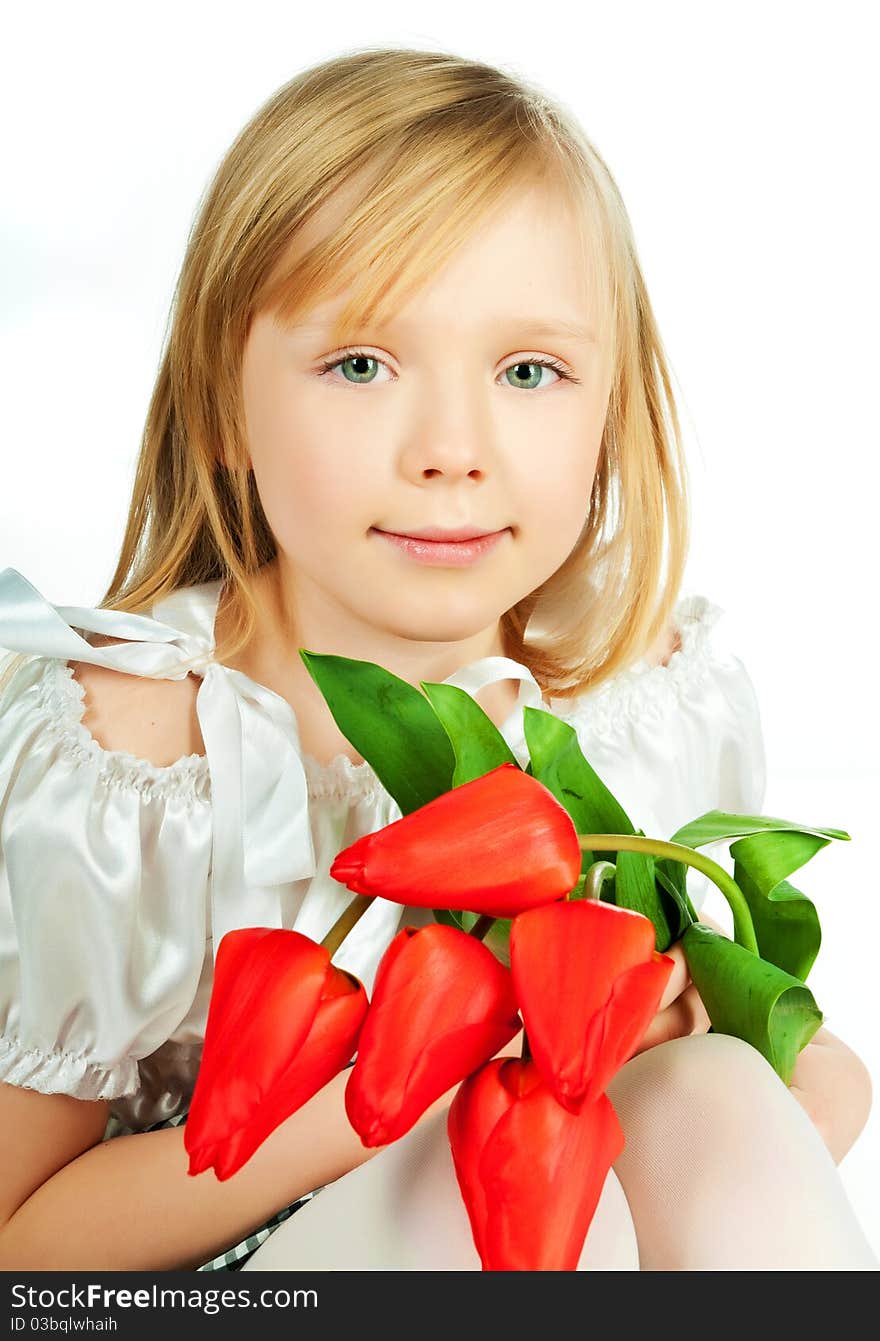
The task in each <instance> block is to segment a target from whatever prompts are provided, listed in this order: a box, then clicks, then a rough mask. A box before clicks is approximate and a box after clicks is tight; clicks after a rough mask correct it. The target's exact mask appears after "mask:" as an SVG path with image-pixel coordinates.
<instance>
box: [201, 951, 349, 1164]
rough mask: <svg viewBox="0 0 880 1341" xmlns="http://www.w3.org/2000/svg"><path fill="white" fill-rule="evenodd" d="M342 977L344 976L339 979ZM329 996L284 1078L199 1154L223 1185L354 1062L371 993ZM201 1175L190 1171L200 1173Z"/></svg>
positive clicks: (202, 1162) (203, 1162) (202, 1161)
mask: <svg viewBox="0 0 880 1341" xmlns="http://www.w3.org/2000/svg"><path fill="white" fill-rule="evenodd" d="M340 976H341V975H340ZM358 986H359V987H360V991H359V992H348V993H346V994H345V995H336V996H330V997H329V998H327V1001H326V1005H325V1004H324V1003H323V1002H322V1005H321V1008H320V1009H319V1010H318V1012H317V1014H316V1016H315V1025H314V1027H313V1029H312V1030H311V1032H310V1033H309V1036H308V1038H307V1039H306V1041H305V1043H304V1044H303V1046H302V1047H301V1048H300V1049H299V1051H298V1053H297V1054H296V1056H295V1057H294V1059H293V1061H292V1062H291V1064H290V1066H289V1068H288V1071H287V1073H286V1074H285V1075H283V1076H282V1077H280V1078H279V1080H278V1082H277V1084H276V1085H275V1086H274V1087H273V1089H272V1092H271V1093H270V1094H269V1095H268V1096H267V1097H266V1099H265V1100H264V1101H263V1102H262V1103H261V1104H259V1105H257V1106H256V1107H255V1108H254V1111H253V1114H252V1116H251V1118H250V1120H249V1121H248V1122H247V1123H245V1124H244V1125H243V1126H241V1127H239V1128H238V1129H237V1130H236V1131H235V1132H234V1133H232V1135H231V1136H229V1137H226V1138H224V1139H223V1140H221V1141H217V1142H214V1143H213V1144H212V1145H210V1146H206V1147H204V1148H202V1149H200V1150H198V1151H197V1152H196V1155H197V1159H198V1165H199V1167H200V1168H207V1167H210V1166H211V1165H213V1166H214V1172H215V1174H216V1176H217V1178H218V1179H219V1180H220V1181H221V1182H223V1181H225V1180H226V1179H227V1178H231V1177H232V1175H233V1174H234V1173H237V1172H238V1170H239V1169H240V1168H241V1167H242V1165H244V1164H246V1163H247V1161H248V1160H249V1159H250V1158H251V1157H252V1155H253V1154H254V1153H255V1152H256V1151H257V1150H258V1149H259V1147H260V1146H261V1145H262V1144H263V1142H264V1141H265V1140H266V1139H267V1138H268V1137H269V1136H271V1134H272V1132H273V1131H275V1130H276V1128H277V1127H279V1126H280V1125H281V1123H282V1122H285V1121H286V1120H287V1118H289V1117H290V1116H291V1115H292V1114H293V1113H295V1112H296V1111H297V1109H299V1108H301V1107H302V1106H303V1104H304V1103H306V1102H307V1101H308V1100H309V1099H311V1098H312V1096H313V1095H314V1094H317V1093H318V1091H319V1090H321V1089H323V1087H324V1085H326V1084H327V1083H328V1082H329V1081H330V1080H332V1079H333V1077H334V1076H335V1075H336V1074H337V1072H338V1071H340V1070H341V1069H342V1068H343V1067H344V1066H345V1065H346V1063H347V1062H348V1061H350V1059H351V1055H352V1052H353V1051H354V1046H355V1043H356V1039H357V1033H358V1030H359V1028H360V1025H361V1023H362V1022H363V1019H364V1016H365V1015H366V1012H367V997H366V993H365V992H364V990H363V987H361V985H360V984H358ZM198 1171H199V1169H198V1168H196V1169H192V1168H191V1169H190V1172H198Z"/></svg>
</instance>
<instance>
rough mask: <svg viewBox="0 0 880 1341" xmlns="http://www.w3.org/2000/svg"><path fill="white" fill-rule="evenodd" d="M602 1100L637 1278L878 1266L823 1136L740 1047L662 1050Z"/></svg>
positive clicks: (632, 1068)
mask: <svg viewBox="0 0 880 1341" xmlns="http://www.w3.org/2000/svg"><path fill="white" fill-rule="evenodd" d="M608 1097H609V1098H610V1099H611V1102H612V1103H613V1104H614V1107H615V1109H616V1111H617V1115H618V1117H619V1119H620V1123H621V1126H622V1127H623V1130H624V1133H625V1135H626V1147H625V1149H624V1151H623V1153H622V1154H621V1156H620V1158H619V1159H618V1160H617V1162H616V1164H615V1165H614V1169H615V1171H616V1173H617V1175H618V1177H619V1178H620V1181H621V1183H622V1184H623V1188H624V1191H625V1192H626V1196H627V1200H628V1202H629V1205H630V1208H631V1210H632V1215H633V1219H634V1221H635V1225H636V1233H637V1235H638V1243H639V1254H640V1259H641V1268H642V1270H643V1271H780V1270H782V1271H804V1270H806V1271H876V1270H878V1269H880V1266H878V1263H877V1259H876V1257H875V1256H874V1253H873V1252H872V1251H871V1247H870V1244H869V1243H868V1241H867V1239H866V1238H865V1235H864V1233H863V1232H862V1229H861V1227H860V1225H859V1223H858V1221H857V1219H856V1217H855V1214H854V1212H853V1209H852V1207H851V1205H850V1203H849V1200H848V1198H847V1196H846V1192H845V1189H844V1187H843V1184H842V1182H841V1180H840V1176H839V1174H838V1172H837V1166H836V1165H835V1163H834V1161H833V1159H832V1158H831V1156H830V1154H829V1153H828V1150H827V1148H826V1146H825V1144H824V1142H823V1140H822V1138H821V1136H820V1135H819V1133H818V1131H817V1130H816V1128H815V1127H814V1126H813V1124H812V1122H811V1121H810V1119H809V1118H808V1117H807V1115H806V1113H805V1112H804V1110H803V1109H802V1108H801V1106H800V1104H798V1102H797V1100H796V1099H795V1098H794V1096H793V1095H792V1094H791V1093H790V1092H789V1090H788V1088H787V1086H786V1085H785V1084H784V1083H783V1082H782V1081H781V1080H780V1079H779V1077H778V1076H777V1075H776V1072H775V1071H774V1070H773V1068H772V1067H771V1066H770V1065H769V1063H768V1062H767V1061H766V1060H765V1059H764V1058H763V1057H762V1056H761V1054H760V1053H759V1052H757V1051H756V1049H754V1048H752V1047H750V1046H749V1045H748V1044H747V1043H743V1042H742V1041H741V1040H740V1039H738V1038H733V1037H731V1036H730V1035H728V1034H693V1035H688V1036H687V1037H684V1038H676V1039H673V1040H671V1041H670V1042H667V1043H661V1044H659V1045H658V1046H657V1047H654V1048H649V1049H648V1050H647V1051H646V1052H643V1053H639V1054H638V1056H636V1057H633V1058H632V1060H631V1061H629V1062H627V1064H626V1065H625V1066H624V1067H623V1068H622V1069H621V1070H620V1071H619V1072H618V1073H617V1075H616V1076H615V1077H614V1079H613V1080H612V1082H611V1084H610V1085H609V1086H608Z"/></svg>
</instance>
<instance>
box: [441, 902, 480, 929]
mask: <svg viewBox="0 0 880 1341" xmlns="http://www.w3.org/2000/svg"><path fill="white" fill-rule="evenodd" d="M431 911H432V913H433V914H434V921H435V922H442V923H443V924H444V926H447V927H458V929H459V931H470V930H471V927H473V926H476V923H477V920H478V918H479V913H467V912H459V910H458V909H457V908H432V909H431Z"/></svg>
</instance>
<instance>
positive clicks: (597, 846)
mask: <svg viewBox="0 0 880 1341" xmlns="http://www.w3.org/2000/svg"><path fill="white" fill-rule="evenodd" d="M578 840H579V842H580V845H581V847H582V848H583V850H584V851H585V852H650V853H653V855H654V856H655V857H667V858H669V860H670V861H680V862H683V863H684V865H685V866H693V867H694V869H695V870H697V871H702V873H703V875H707V876H708V877H709V879H710V880H711V881H712V882H713V883H714V884H716V885H717V886H718V888H719V889H720V890H721V893H722V894H723V895H724V897H725V899H726V900H727V902H728V903H729V904H730V907H731V910H732V912H733V939H734V940H735V941H736V943H737V945H741V946H742V947H743V949H745V950H751V952H752V954H753V955H757V953H758V942H757V939H756V937H755V926H754V923H753V922H752V915H751V913H750V912H749V905H748V904H747V903H746V900H745V895H744V894H743V892H742V890H741V889H740V887H739V885H738V884H737V883H736V881H735V880H734V879H733V877H732V876H730V875H728V874H727V872H726V871H725V869H724V867H723V866H719V865H718V863H717V861H713V860H712V858H711V857H705V856H703V854H702V853H701V852H696V851H695V850H694V849H693V848H692V847H688V846H687V845H686V844H684V843H667V842H664V841H663V839H660V838H642V837H640V836H639V835H638V834H627V833H587V834H578Z"/></svg>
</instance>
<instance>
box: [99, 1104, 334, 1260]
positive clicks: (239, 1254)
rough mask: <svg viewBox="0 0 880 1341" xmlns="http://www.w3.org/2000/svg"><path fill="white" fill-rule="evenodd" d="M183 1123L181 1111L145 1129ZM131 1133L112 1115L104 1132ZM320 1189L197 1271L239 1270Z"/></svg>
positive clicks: (109, 1134)
mask: <svg viewBox="0 0 880 1341" xmlns="http://www.w3.org/2000/svg"><path fill="white" fill-rule="evenodd" d="M183 1122H186V1113H178V1114H177V1116H176V1117H172V1118H166V1119H165V1121H164V1122H154V1123H153V1125H152V1126H151V1127H145V1128H144V1131H158V1130H159V1128H160V1127H179V1126H180V1125H181V1123H183ZM131 1134H132V1129H131V1128H130V1127H126V1126H125V1125H124V1123H122V1122H120V1121H119V1119H118V1118H115V1117H111V1118H110V1120H109V1122H108V1123H107V1127H106V1129H105V1132H104V1140H105V1141H106V1140H109V1139H110V1138H111V1137H113V1136H126V1135H131ZM321 1190H322V1189H321V1188H320V1187H316V1188H315V1189H314V1191H312V1192H307V1193H306V1194H305V1196H304V1197H300V1198H299V1199H298V1200H297V1201H294V1202H291V1204H290V1205H289V1206H285V1207H283V1209H282V1210H280V1211H278V1213H277V1214H276V1215H273V1216H271V1217H270V1218H269V1219H268V1220H267V1221H266V1223H265V1224H264V1225H260V1227H259V1229H255V1230H254V1231H253V1233H251V1234H248V1236H247V1238H244V1239H242V1240H241V1242H240V1243H235V1244H233V1246H232V1247H231V1248H227V1249H226V1250H225V1251H224V1252H222V1253H219V1254H218V1255H217V1256H216V1257H212V1258H211V1260H210V1262H203V1263H202V1265H201V1266H200V1267H196V1271H240V1270H241V1268H242V1267H243V1266H244V1264H245V1262H246V1261H247V1260H248V1258H249V1257H251V1256H252V1255H253V1254H254V1253H255V1252H256V1251H257V1249H258V1248H259V1246H260V1244H261V1243H265V1242H266V1239H267V1238H268V1237H269V1235H270V1234H271V1233H272V1232H273V1231H274V1230H276V1229H277V1228H278V1226H279V1225H280V1224H283V1223H284V1221H285V1220H287V1219H288V1218H289V1217H290V1216H291V1215H293V1213H294V1211H298V1210H299V1208H300V1206H305V1204H306V1202H307V1201H311V1199H312V1197H315V1196H317V1195H318V1193H319V1192H320V1191H321Z"/></svg>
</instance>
